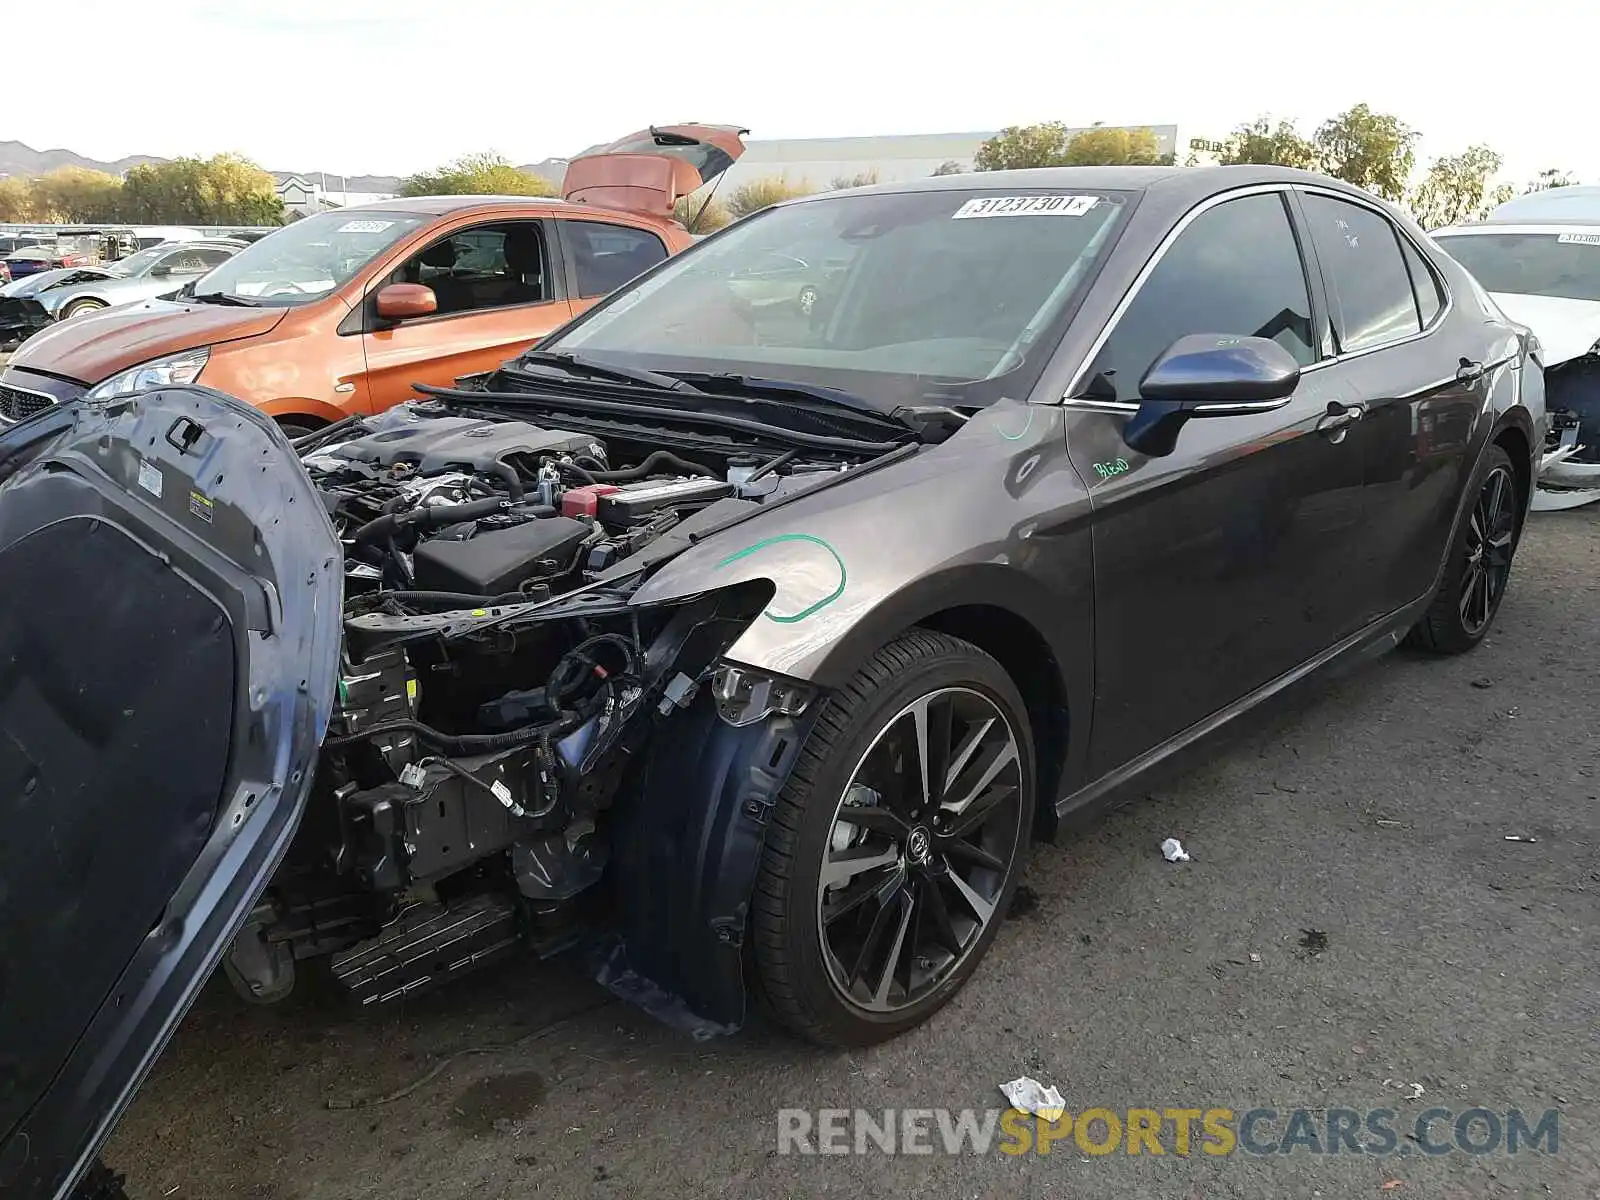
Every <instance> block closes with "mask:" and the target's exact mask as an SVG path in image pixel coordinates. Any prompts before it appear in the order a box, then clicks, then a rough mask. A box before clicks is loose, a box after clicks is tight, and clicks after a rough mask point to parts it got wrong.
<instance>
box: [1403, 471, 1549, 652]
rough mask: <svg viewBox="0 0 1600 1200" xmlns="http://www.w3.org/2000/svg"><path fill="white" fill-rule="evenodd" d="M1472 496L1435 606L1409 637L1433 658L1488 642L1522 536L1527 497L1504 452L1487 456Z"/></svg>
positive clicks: (1408, 639) (1452, 549)
mask: <svg viewBox="0 0 1600 1200" xmlns="http://www.w3.org/2000/svg"><path fill="white" fill-rule="evenodd" d="M1469 495H1471V496H1472V501H1471V504H1472V507H1471V508H1470V509H1469V510H1468V511H1467V514H1466V518H1465V519H1464V520H1463V521H1462V522H1461V527H1460V529H1459V531H1458V532H1457V534H1456V540H1455V543H1454V544H1453V545H1452V546H1451V548H1450V557H1449V560H1448V561H1447V562H1446V563H1445V570H1444V577H1443V579H1442V580H1441V581H1440V583H1439V590H1438V591H1437V592H1436V593H1435V595H1434V598H1433V604H1432V605H1431V606H1430V607H1429V609H1428V612H1427V614H1426V615H1425V616H1424V617H1423V618H1422V620H1420V621H1418V622H1417V624H1416V625H1415V626H1414V627H1413V628H1412V630H1411V633H1410V634H1409V635H1408V637H1407V643H1408V644H1409V645H1411V646H1414V647H1416V648H1417V649H1420V650H1425V651H1428V652H1429V653H1433V654H1461V653H1463V652H1465V651H1467V650H1471V649H1472V648H1473V647H1474V646H1476V645H1477V644H1478V643H1479V642H1481V641H1482V640H1483V639H1484V636H1485V635H1486V634H1487V633H1488V632H1489V627H1490V626H1491V625H1492V624H1493V623H1494V618H1495V614H1496V613H1498V612H1499V611H1500V603H1501V601H1502V600H1504V599H1505V594H1506V586H1507V584H1508V583H1509V582H1510V579H1511V562H1512V559H1513V557H1514V556H1515V555H1516V552H1517V542H1518V539H1519V538H1520V537H1521V534H1522V518H1523V513H1524V511H1525V509H1526V504H1525V501H1526V497H1525V496H1524V495H1523V493H1522V489H1521V487H1520V486H1519V484H1518V483H1517V476H1516V472H1515V471H1514V469H1513V468H1512V465H1511V457H1510V455H1508V454H1507V453H1506V452H1505V450H1504V449H1503V448H1502V447H1500V446H1498V445H1493V446H1490V447H1489V448H1488V450H1487V451H1485V453H1484V461H1483V462H1482V463H1481V464H1479V467H1478V474H1477V476H1476V478H1475V479H1474V482H1473V485H1472V488H1471V491H1470V492H1469Z"/></svg>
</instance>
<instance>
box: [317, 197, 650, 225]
mask: <svg viewBox="0 0 1600 1200" xmlns="http://www.w3.org/2000/svg"><path fill="white" fill-rule="evenodd" d="M530 208H531V209H538V210H539V211H541V212H556V213H570V214H572V215H574V216H578V215H581V216H583V217H584V218H593V219H594V220H597V221H615V222H617V223H618V224H628V223H630V222H642V223H645V224H649V225H655V226H658V227H659V226H663V225H672V224H676V223H675V222H673V221H670V220H668V219H667V218H665V217H658V216H655V215H653V214H651V213H643V212H633V211H631V210H629V209H621V208H604V207H602V206H600V205H598V204H574V203H572V202H571V201H568V200H563V199H561V197H559V196H396V197H395V198H394V199H392V200H373V201H370V202H368V203H366V204H352V205H350V206H349V207H348V208H340V209H329V210H327V211H328V212H340V213H357V212H359V213H394V214H397V215H402V216H411V217H419V216H422V217H442V216H448V215H450V214H451V213H458V212H470V211H473V210H477V211H482V212H491V213H492V212H495V211H496V210H499V209H505V210H511V209H530ZM319 215H323V214H319Z"/></svg>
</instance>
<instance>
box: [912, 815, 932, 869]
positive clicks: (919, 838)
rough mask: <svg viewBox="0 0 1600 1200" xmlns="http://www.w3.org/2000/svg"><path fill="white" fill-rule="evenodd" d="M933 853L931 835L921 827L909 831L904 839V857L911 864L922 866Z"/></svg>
mask: <svg viewBox="0 0 1600 1200" xmlns="http://www.w3.org/2000/svg"><path fill="white" fill-rule="evenodd" d="M932 851H933V835H932V834H930V833H929V832H928V831H927V830H926V829H925V828H923V827H922V826H921V825H918V826H917V827H916V828H915V829H913V830H912V831H911V835H910V836H909V837H907V838H906V857H907V858H908V859H910V860H911V861H912V862H914V863H917V864H919V865H920V864H922V863H925V862H927V861H928V858H929V856H930V854H931V853H932Z"/></svg>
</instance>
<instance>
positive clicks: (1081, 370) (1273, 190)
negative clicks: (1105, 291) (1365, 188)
mask: <svg viewBox="0 0 1600 1200" xmlns="http://www.w3.org/2000/svg"><path fill="white" fill-rule="evenodd" d="M1290 187H1291V185H1290V184H1288V183H1257V184H1252V185H1251V186H1249V187H1242V188H1235V189H1234V190H1233V191H1230V192H1220V193H1218V194H1217V195H1215V196H1207V197H1206V198H1205V199H1204V200H1202V201H1201V202H1200V203H1199V204H1196V205H1195V206H1194V207H1193V208H1191V209H1190V210H1189V211H1188V212H1186V213H1184V214H1183V216H1182V217H1180V218H1179V219H1178V223H1177V224H1176V225H1174V226H1173V227H1172V228H1171V229H1169V230H1167V236H1166V237H1164V238H1162V239H1161V244H1160V245H1159V246H1157V247H1156V251H1155V253H1154V254H1152V255H1151V256H1150V258H1149V260H1148V261H1147V262H1146V263H1145V264H1144V266H1143V267H1141V268H1140V270H1139V273H1138V274H1137V275H1136V276H1134V279H1133V283H1132V284H1130V285H1129V287H1128V290H1127V292H1126V293H1124V294H1123V297H1122V299H1121V300H1119V301H1117V306H1116V308H1114V309H1112V310H1111V315H1110V316H1109V317H1108V318H1106V323H1105V325H1104V327H1102V328H1101V330H1100V332H1099V334H1097V335H1096V336H1095V339H1094V341H1093V342H1091V343H1090V344H1089V349H1088V352H1087V353H1085V354H1084V356H1083V362H1081V363H1080V364H1079V365H1078V369H1077V370H1076V371H1074V372H1073V373H1072V380H1071V382H1069V383H1068V384H1067V389H1066V391H1065V392H1064V393H1062V396H1061V401H1062V403H1069V404H1073V405H1074V406H1076V405H1078V404H1080V403H1081V400H1078V399H1075V398H1074V397H1073V394H1072V393H1074V392H1075V391H1077V390H1078V388H1079V387H1080V386H1082V384H1083V377H1084V374H1085V373H1086V372H1087V371H1088V370H1089V368H1090V367H1091V366H1093V365H1094V360H1095V359H1096V358H1098V357H1099V356H1100V351H1101V350H1103V349H1105V345H1106V342H1108V341H1110V340H1111V335H1112V333H1113V332H1115V330H1116V328H1117V323H1118V322H1119V321H1121V320H1122V318H1123V317H1124V316H1125V315H1126V314H1127V311H1128V309H1129V308H1131V307H1132V306H1133V302H1134V301H1135V300H1137V299H1138V298H1139V293H1140V292H1141V291H1143V290H1144V285H1145V283H1146V282H1148V281H1149V279H1150V276H1151V275H1152V274H1153V273H1154V272H1155V269H1156V268H1157V267H1158V266H1160V265H1161V260H1162V259H1163V258H1165V257H1166V255H1167V251H1168V250H1170V249H1171V248H1172V243H1173V242H1175V241H1177V240H1178V239H1179V238H1180V237H1182V236H1183V231H1184V230H1186V229H1188V228H1189V226H1190V225H1192V224H1193V223H1194V222H1195V221H1196V220H1198V219H1199V218H1200V217H1201V216H1203V215H1204V214H1206V213H1208V212H1210V211H1211V210H1212V209H1213V208H1216V207H1217V206H1218V205H1219V204H1226V203H1227V202H1228V201H1230V200H1242V199H1244V198H1245V197H1246V196H1264V195H1271V194H1276V195H1280V196H1281V195H1283V194H1284V193H1286V192H1288V191H1289V190H1290ZM1284 217H1285V218H1287V219H1288V220H1289V221H1290V223H1291V226H1292V224H1293V217H1292V216H1290V214H1289V213H1288V212H1287V211H1285V213H1284ZM1304 269H1305V264H1304V262H1302V263H1301V270H1302V271H1304ZM1310 291H1311V279H1310V276H1309V275H1307V277H1306V293H1307V299H1310ZM1097 403H1102V404H1105V403H1116V404H1117V405H1118V406H1119V408H1121V409H1122V410H1123V411H1128V410H1136V409H1137V408H1138V407H1139V406H1138V405H1137V404H1134V403H1132V402H1130V401H1126V400H1124V401H1115V402H1112V401H1098V402H1097Z"/></svg>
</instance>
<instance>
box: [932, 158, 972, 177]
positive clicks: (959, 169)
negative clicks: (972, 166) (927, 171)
mask: <svg viewBox="0 0 1600 1200" xmlns="http://www.w3.org/2000/svg"><path fill="white" fill-rule="evenodd" d="M933 173H934V174H935V175H965V174H966V173H967V168H965V167H963V166H962V165H961V164H960V163H958V162H957V161H956V160H955V159H953V158H947V159H945V160H944V161H943V162H942V163H940V164H939V165H938V166H937V167H935V168H934V169H933Z"/></svg>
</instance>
